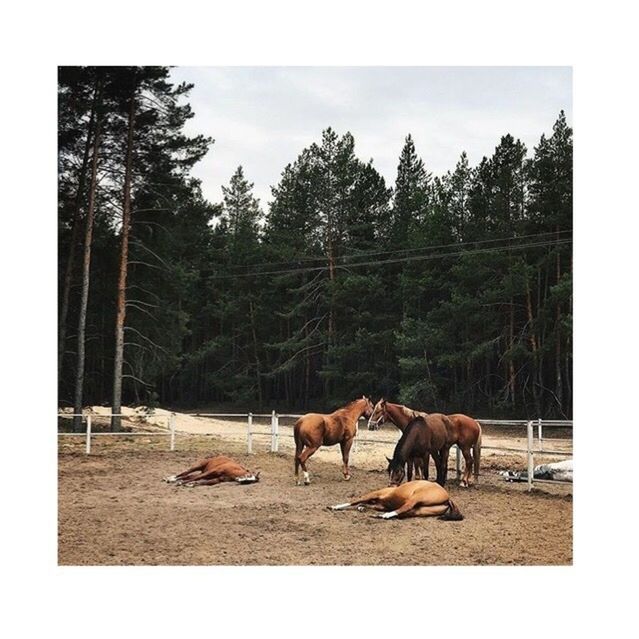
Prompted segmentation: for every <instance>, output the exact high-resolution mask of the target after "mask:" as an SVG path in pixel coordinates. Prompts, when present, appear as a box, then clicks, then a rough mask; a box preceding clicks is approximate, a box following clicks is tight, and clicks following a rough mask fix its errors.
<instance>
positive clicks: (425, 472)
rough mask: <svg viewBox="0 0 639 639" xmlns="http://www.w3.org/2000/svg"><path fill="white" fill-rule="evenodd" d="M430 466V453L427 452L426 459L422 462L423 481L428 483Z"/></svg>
mask: <svg viewBox="0 0 639 639" xmlns="http://www.w3.org/2000/svg"><path fill="white" fill-rule="evenodd" d="M429 464H430V452H427V453H426V454H425V455H424V459H423V462H422V479H425V480H427V481H428V466H429Z"/></svg>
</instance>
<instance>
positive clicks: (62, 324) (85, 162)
mask: <svg viewBox="0 0 639 639" xmlns="http://www.w3.org/2000/svg"><path fill="white" fill-rule="evenodd" d="M97 99H98V81H97V80H96V85H95V89H94V92H93V104H92V105H91V116H90V117H89V124H88V127H87V139H86V142H85V144H84V154H83V156H82V166H81V168H80V174H79V176H78V190H77V193H76V196H75V206H74V211H73V226H72V228H71V241H70V243H69V256H68V257H67V266H66V269H65V272H64V283H63V285H62V300H61V302H60V320H59V323H58V381H59V380H60V376H61V374H62V365H63V362H64V354H65V351H66V337H67V315H68V314H69V297H70V294H71V279H72V276H73V267H74V263H75V249H76V244H77V243H78V235H79V233H80V225H81V215H80V211H81V209H82V193H83V192H84V183H85V181H86V174H87V169H88V166H89V153H90V151H91V142H92V139H93V133H94V131H93V128H94V124H95V110H96V106H97Z"/></svg>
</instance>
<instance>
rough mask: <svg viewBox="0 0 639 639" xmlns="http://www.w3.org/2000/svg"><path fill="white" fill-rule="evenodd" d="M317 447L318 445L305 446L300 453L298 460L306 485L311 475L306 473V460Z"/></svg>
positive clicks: (309, 481)
mask: <svg viewBox="0 0 639 639" xmlns="http://www.w3.org/2000/svg"><path fill="white" fill-rule="evenodd" d="M318 448H319V446H307V447H306V448H305V449H304V450H303V451H302V452H301V453H300V454H299V457H298V459H299V461H300V464H301V465H302V472H303V473H304V484H305V485H306V486H308V485H309V484H310V483H311V477H310V475H309V474H308V469H307V468H306V461H307V460H308V458H309V457H310V456H311V455H312V454H313V453H314V452H315V451H316V450H317V449H318Z"/></svg>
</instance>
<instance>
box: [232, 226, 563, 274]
mask: <svg viewBox="0 0 639 639" xmlns="http://www.w3.org/2000/svg"><path fill="white" fill-rule="evenodd" d="M566 233H572V229H565V230H562V231H547V232H544V233H532V234H529V235H517V236H511V237H501V238H494V239H489V240H473V241H470V242H453V243H451V244H436V245H433V246H422V247H420V248H408V249H394V250H392V251H364V252H362V253H348V254H346V255H340V256H339V257H336V258H335V259H336V260H348V259H353V258H358V257H368V256H370V255H394V254H398V253H416V252H418V251H430V250H432V249H440V248H457V247H461V246H468V245H471V244H472V245H474V244H488V243H494V242H507V241H509V240H520V239H522V240H523V239H529V238H534V237H544V236H547V235H552V236H556V235H558V234H566ZM320 260H326V255H318V256H301V257H294V258H291V259H290V260H282V261H280V262H261V263H260V262H254V263H252V264H250V263H249V264H242V265H239V264H238V265H235V268H257V267H260V266H270V267H273V266H280V265H286V264H295V263H296V262H297V263H299V262H317V261H320Z"/></svg>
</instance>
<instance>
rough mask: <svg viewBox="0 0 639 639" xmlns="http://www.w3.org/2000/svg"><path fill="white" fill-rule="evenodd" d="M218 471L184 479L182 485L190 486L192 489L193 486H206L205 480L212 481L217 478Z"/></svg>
mask: <svg viewBox="0 0 639 639" xmlns="http://www.w3.org/2000/svg"><path fill="white" fill-rule="evenodd" d="M217 474H218V471H217V470H210V471H209V472H208V473H201V474H200V475H198V476H197V477H192V478H191V479H188V478H187V479H183V480H182V481H181V482H180V484H181V485H182V486H188V487H189V488H192V487H193V486H204V485H205V484H204V483H203V480H210V479H213V478H215V477H216V476H217Z"/></svg>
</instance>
